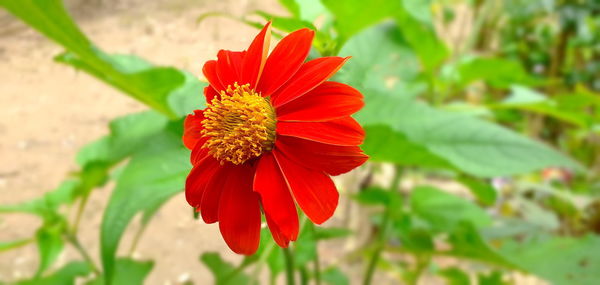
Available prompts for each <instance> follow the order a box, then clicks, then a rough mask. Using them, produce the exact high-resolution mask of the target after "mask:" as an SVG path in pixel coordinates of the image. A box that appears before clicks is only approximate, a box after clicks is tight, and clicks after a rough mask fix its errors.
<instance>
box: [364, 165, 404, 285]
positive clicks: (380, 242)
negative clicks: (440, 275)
mask: <svg viewBox="0 0 600 285" xmlns="http://www.w3.org/2000/svg"><path fill="white" fill-rule="evenodd" d="M401 174H402V172H401V171H400V168H399V167H398V166H397V167H396V173H395V174H394V178H393V179H392V184H391V185H390V189H389V191H390V192H393V191H396V190H397V189H398V186H399V185H400V177H401ZM393 201H394V199H390V203H389V204H388V205H387V207H386V208H385V212H384V214H383V220H382V221H381V228H380V229H379V232H377V237H376V238H377V241H376V244H375V249H374V250H373V255H371V259H370V260H369V264H368V265H367V271H366V273H365V278H364V279H363V284H364V285H369V284H371V281H372V280H373V274H374V273H375V268H376V267H377V263H378V262H379V258H380V257H381V252H382V250H383V248H384V246H385V240H386V235H387V228H388V226H389V221H390V217H391V216H392V213H393V211H394V210H395V208H396V207H397V205H396V203H394V202H393Z"/></svg>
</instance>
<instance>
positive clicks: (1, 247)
mask: <svg viewBox="0 0 600 285" xmlns="http://www.w3.org/2000/svg"><path fill="white" fill-rule="evenodd" d="M32 241H33V240H32V239H20V240H13V241H6V242H5V241H2V242H0V252H3V251H7V250H11V249H15V248H19V247H22V246H25V245H28V244H29V243H31V242H32Z"/></svg>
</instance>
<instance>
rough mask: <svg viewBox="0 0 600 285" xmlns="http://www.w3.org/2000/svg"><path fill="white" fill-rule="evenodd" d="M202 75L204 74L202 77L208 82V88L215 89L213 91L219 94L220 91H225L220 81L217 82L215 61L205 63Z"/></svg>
mask: <svg viewBox="0 0 600 285" xmlns="http://www.w3.org/2000/svg"><path fill="white" fill-rule="evenodd" d="M202 73H203V74H204V77H206V80H208V83H209V84H210V86H212V87H213V88H214V89H215V91H217V92H219V91H221V90H225V88H223V84H221V81H220V80H219V75H218V73H217V61H216V60H209V61H207V62H206V63H205V64H204V66H203V67H202Z"/></svg>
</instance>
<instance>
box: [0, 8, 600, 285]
mask: <svg viewBox="0 0 600 285" xmlns="http://www.w3.org/2000/svg"><path fill="white" fill-rule="evenodd" d="M279 2H280V4H281V5H282V6H283V7H284V8H285V10H286V11H287V12H286V13H283V14H281V15H274V14H270V13H268V12H265V11H255V12H254V13H251V14H249V15H246V16H244V17H241V18H239V17H235V16H233V15H228V14H223V13H218V12H215V13H207V14H204V15H198V21H209V20H210V19H209V18H210V17H214V16H219V17H230V18H233V19H235V20H239V21H241V22H244V23H246V24H248V25H252V26H256V27H262V25H263V24H264V23H265V22H266V21H268V20H272V21H273V27H274V28H275V33H276V34H277V35H279V36H282V35H285V34H287V33H289V32H291V31H294V30H296V29H299V28H303V27H309V28H311V29H314V30H316V31H317V34H316V38H315V41H314V43H313V51H312V52H311V56H313V57H316V56H328V55H341V56H352V59H351V60H350V61H349V62H348V63H347V64H346V66H344V68H343V69H342V70H341V71H340V72H339V73H338V75H336V77H335V80H337V81H341V82H344V83H347V84H350V85H352V86H354V87H356V88H358V89H359V90H361V91H362V92H363V94H364V95H365V101H366V106H365V108H364V109H363V110H362V111H360V112H359V113H358V114H357V115H356V118H357V119H358V120H359V122H360V123H361V124H362V125H363V126H364V128H365V129H366V131H367V139H366V141H365V143H364V145H363V146H362V147H363V148H364V150H365V151H366V152H367V154H369V155H370V156H371V160H370V163H368V165H366V166H365V167H363V168H362V169H360V170H359V171H357V173H354V174H350V176H352V175H354V176H356V177H359V178H360V179H359V178H356V179H355V181H357V183H356V186H355V187H354V188H355V189H341V191H342V194H343V198H342V199H343V201H346V202H345V203H344V205H343V206H342V207H355V208H356V207H358V209H360V213H361V214H362V215H370V216H369V219H368V221H369V222H368V223H367V225H362V226H363V227H366V228H367V231H368V236H367V237H366V238H363V239H361V240H359V241H360V242H359V245H358V246H356V247H355V248H353V249H352V250H351V251H348V252H346V254H345V256H340V257H339V258H337V259H336V261H335V262H330V263H329V264H327V265H326V266H325V264H321V263H322V262H321V261H320V260H319V252H318V250H317V248H318V247H317V243H318V242H320V241H322V240H330V239H335V240H337V241H338V242H340V243H341V242H343V241H344V240H351V239H355V240H358V238H357V234H356V232H355V231H356V230H357V229H356V228H349V227H347V226H340V227H331V226H326V227H315V226H313V225H312V224H311V223H304V226H303V228H302V231H301V235H300V237H299V239H298V241H297V242H296V243H294V244H293V245H292V251H291V252H292V254H291V255H290V256H287V255H284V253H283V252H282V251H281V250H280V249H279V248H278V247H276V246H275V244H274V243H273V242H272V239H271V238H270V236H269V234H268V232H266V231H265V232H263V238H262V239H261V246H260V249H259V251H258V252H257V253H256V254H255V255H253V256H249V257H246V258H245V259H244V260H243V261H242V262H241V263H240V264H236V265H234V264H230V263H229V262H227V261H225V260H223V259H222V258H221V257H220V256H219V255H218V254H217V253H201V256H200V260H199V261H200V262H202V263H204V264H205V265H206V266H207V267H208V268H209V269H210V270H211V272H212V273H213V274H214V277H215V283H216V284H251V283H256V282H261V281H257V280H263V279H257V278H264V275H261V272H263V271H264V270H267V271H268V272H269V273H268V276H269V277H268V280H270V282H273V283H275V282H276V280H280V281H282V279H277V278H283V277H282V275H284V274H285V272H286V266H288V269H287V274H290V273H291V274H294V275H293V276H291V277H292V279H289V277H290V276H288V279H287V280H288V284H289V282H291V281H293V280H295V279H297V280H298V281H300V282H301V284H306V283H309V282H313V283H315V284H358V283H360V282H363V283H364V284H370V283H371V282H375V281H373V278H375V280H379V281H377V282H375V283H378V284H379V282H391V283H406V284H416V283H427V281H423V280H424V278H430V279H425V280H443V282H445V283H447V284H517V283H519V281H518V280H519V279H518V278H517V277H516V276H517V275H523V274H532V275H536V276H538V277H539V278H540V279H543V280H546V281H548V282H550V283H551V284H600V274H599V272H600V256H599V255H598V254H597V253H598V252H600V237H599V234H600V200H599V199H598V197H599V194H600V180H599V179H600V177H599V176H600V112H599V111H600V110H599V109H600V97H599V96H600V95H599V94H600V3H599V2H597V1H593V0H588V1H585V0H504V1H500V0H425V1H424V0H373V1H360V0H344V1H339V0H304V1H301V0H279ZM0 6H2V7H3V8H5V9H6V10H7V11H8V12H10V13H11V14H13V15H14V16H16V17H18V18H19V19H21V20H22V21H24V22H26V23H27V24H28V25H29V26H31V27H32V28H33V29H35V30H37V31H38V32H40V33H42V34H43V35H45V36H46V37H48V38H49V39H52V40H53V41H55V42H56V43H57V44H59V45H61V46H62V47H63V48H64V49H65V51H64V52H63V53H61V54H59V55H57V56H56V57H55V58H54V60H55V61H57V62H59V63H62V64H67V65H70V66H72V67H73V68H76V69H78V70H81V71H83V72H86V73H88V74H89V75H90V76H93V77H96V78H97V79H99V80H101V81H103V82H105V83H106V84H109V85H112V86H113V87H114V88H116V89H119V90H121V91H122V92H123V94H125V95H128V96H131V97H133V98H135V99H137V100H139V101H140V102H142V103H144V104H146V105H147V106H148V108H149V110H148V111H145V112H142V113H136V114H131V115H127V116H124V117H121V118H117V119H115V120H113V121H112V122H111V124H110V133H109V134H108V135H106V136H104V137H102V138H99V139H98V140H96V141H94V142H91V143H90V144H89V145H87V146H85V147H84V148H83V149H81V150H80V151H79V153H78V155H77V163H78V165H79V166H80V171H79V172H77V173H76V174H75V175H72V176H71V177H70V178H69V179H68V180H67V181H65V182H64V183H62V184H61V185H59V186H58V187H57V188H56V189H54V190H52V191H50V192H48V193H46V194H45V195H44V196H42V197H40V198H38V199H36V200H32V201H28V202H24V203H21V204H16V205H0V213H13V212H24V213H29V214H32V215H36V216H38V217H39V218H40V219H41V220H42V221H43V223H42V224H41V226H40V228H39V229H38V230H37V232H36V234H35V236H34V237H30V238H28V237H26V238H24V239H23V240H15V241H1V243H0V251H5V250H10V249H13V248H17V247H21V246H25V245H27V244H30V243H35V244H36V245H37V247H38V249H39V258H40V263H39V268H38V270H37V272H33V273H32V277H31V279H29V280H23V281H21V282H19V283H18V284H74V282H75V279H76V278H84V280H86V281H85V282H87V283H86V284H103V283H104V284H142V283H143V282H144V279H145V277H146V275H147V274H148V273H149V272H150V271H151V270H152V267H153V263H154V261H139V260H134V259H132V258H131V256H122V257H121V256H117V255H116V252H117V248H118V246H119V242H120V240H121V237H122V235H123V232H124V231H125V229H126V228H127V226H128V225H129V224H130V222H131V221H132V219H133V217H134V216H136V215H137V214H141V215H142V220H141V223H142V227H141V230H140V231H139V235H138V236H137V238H136V240H135V241H134V245H133V247H135V245H136V243H137V240H138V238H139V236H140V235H141V234H142V233H143V229H144V226H145V225H147V224H148V223H149V221H150V220H151V219H152V216H153V214H154V213H155V212H156V211H157V210H158V209H159V208H160V207H161V205H162V204H163V203H164V202H165V201H167V200H168V199H169V198H170V197H172V196H173V195H174V194H176V193H178V192H180V191H182V190H183V185H184V181H185V178H186V175H187V173H188V172H189V170H190V165H189V162H188V157H189V152H188V151H187V150H186V149H185V148H184V147H183V145H182V143H181V135H182V122H183V118H184V116H185V115H186V114H188V113H190V112H191V111H192V110H194V109H201V108H203V107H204V106H201V105H200V103H199V102H201V100H198V97H199V96H201V94H202V90H203V87H204V86H206V82H204V81H201V80H199V79H198V78H197V77H196V76H195V75H193V74H191V73H189V72H187V71H182V70H178V69H175V68H172V67H162V66H154V65H152V64H151V63H149V62H148V61H146V60H144V59H141V58H139V57H137V56H135V55H123V54H108V53H106V52H104V51H103V50H102V48H101V47H98V46H96V45H94V43H92V42H91V41H90V40H89V39H88V38H87V37H86V36H85V35H84V34H83V33H82V32H81V31H80V29H79V28H78V26H77V25H76V23H74V22H73V20H72V19H71V17H70V16H69V14H68V13H67V12H66V10H65V9H64V7H63V5H62V2H61V1H60V0H0ZM249 38H250V36H249ZM181 48H185V47H181ZM386 171H387V172H386ZM358 172H360V173H362V175H359V174H358ZM384 172H386V173H388V177H389V178H388V180H389V181H388V183H383V184H381V183H378V182H377V181H376V180H375V179H373V177H375V176H378V175H381V174H382V173H384ZM392 177H393V178H392ZM108 181H114V182H115V187H114V189H113V190H112V191H113V192H112V195H111V198H110V200H109V202H108V205H106V208H105V212H104V215H103V219H102V224H101V228H100V241H99V242H100V251H101V252H100V256H101V264H96V263H95V261H94V260H93V259H92V258H91V257H90V255H89V252H88V251H87V249H85V248H83V247H82V246H81V244H80V242H79V240H78V237H77V230H78V224H79V223H80V217H81V213H82V212H83V211H84V209H85V205H86V202H87V200H88V197H89V196H90V195H92V194H93V192H94V189H96V188H98V187H100V186H103V185H105V184H106V183H107V182H108ZM457 187H458V188H460V189H462V190H465V191H462V192H461V191H456V190H453V189H456V188H457ZM64 205H68V206H69V207H73V208H74V209H76V211H77V212H78V215H76V217H75V219H74V220H70V219H68V218H67V216H66V214H65V211H64V207H62V206H64ZM190 212H191V211H190ZM65 245H70V246H74V247H75V248H76V249H77V250H78V251H79V252H80V253H81V260H78V261H72V262H71V263H68V264H67V265H65V266H64V267H62V268H59V269H57V270H50V271H49V270H48V269H50V268H51V266H52V264H53V263H54V262H55V261H56V259H57V256H58V255H59V254H60V252H61V251H62V250H63V248H64V247H65ZM190 254H197V253H194V252H193V251H192V252H190ZM156 262H160V260H158V261H156ZM356 262H360V264H361V268H363V269H362V270H364V272H363V273H361V274H360V276H362V277H361V278H363V280H354V279H351V278H349V277H348V276H349V275H348V269H347V268H348V266H347V264H349V263H356ZM290 267H291V270H290ZM347 275H348V276H347ZM354 276H355V275H354ZM432 276H433V277H432ZM436 276H437V277H436ZM431 278H437V279H431ZM419 280H421V281H419ZM263 282H264V280H263Z"/></svg>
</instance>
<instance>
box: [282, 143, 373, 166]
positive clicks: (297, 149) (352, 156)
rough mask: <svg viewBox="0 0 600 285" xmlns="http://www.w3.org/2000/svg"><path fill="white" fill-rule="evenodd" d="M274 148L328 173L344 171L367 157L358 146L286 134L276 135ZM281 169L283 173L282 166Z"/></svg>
mask: <svg viewBox="0 0 600 285" xmlns="http://www.w3.org/2000/svg"><path fill="white" fill-rule="evenodd" d="M275 148H276V149H278V150H279V151H281V152H283V153H285V155H286V156H287V157H289V158H290V159H291V160H293V161H295V162H296V163H299V164H302V165H304V166H305V167H308V168H312V169H316V170H321V171H324V172H325V173H327V174H329V175H339V174H342V173H346V172H348V171H350V170H352V169H354V168H356V167H358V166H360V165H361V164H363V163H364V162H365V161H367V159H369V157H368V156H367V155H366V154H364V153H363V151H362V150H361V149H360V147H358V146H339V145H331V144H324V143H319V142H315V141H309V140H305V139H299V138H295V137H288V136H280V137H277V139H276V140H275ZM282 170H283V171H284V173H285V169H283V167H282Z"/></svg>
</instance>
